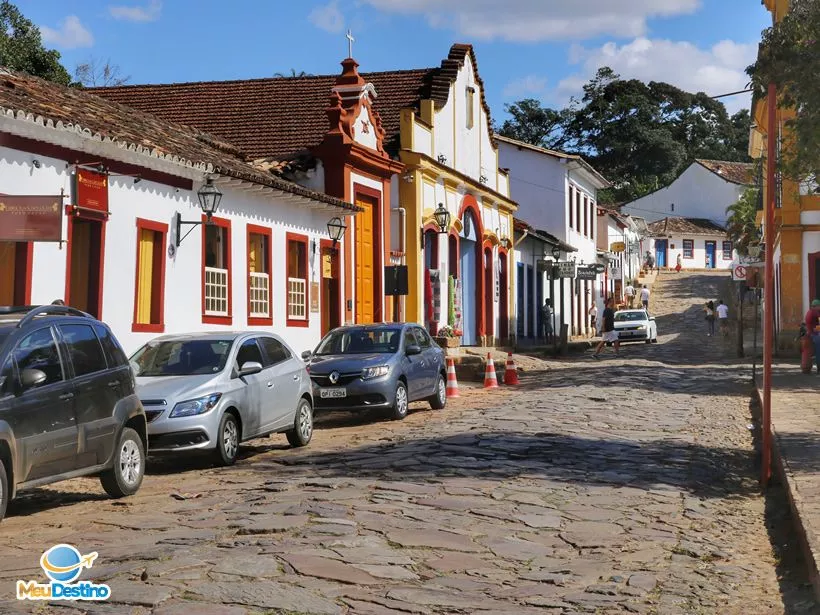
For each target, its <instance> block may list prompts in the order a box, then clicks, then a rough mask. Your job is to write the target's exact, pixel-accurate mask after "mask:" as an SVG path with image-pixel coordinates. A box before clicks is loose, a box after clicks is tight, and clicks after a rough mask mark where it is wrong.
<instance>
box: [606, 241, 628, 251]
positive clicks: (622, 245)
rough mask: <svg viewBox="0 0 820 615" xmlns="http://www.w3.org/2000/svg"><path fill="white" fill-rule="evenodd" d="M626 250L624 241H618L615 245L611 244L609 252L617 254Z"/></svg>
mask: <svg viewBox="0 0 820 615" xmlns="http://www.w3.org/2000/svg"><path fill="white" fill-rule="evenodd" d="M625 250H626V244H625V243H624V242H623V241H616V242H615V243H611V244H609V251H610V252H614V253H615V254H617V253H619V252H623V251H625Z"/></svg>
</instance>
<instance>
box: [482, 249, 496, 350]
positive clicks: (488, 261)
mask: <svg viewBox="0 0 820 615" xmlns="http://www.w3.org/2000/svg"><path fill="white" fill-rule="evenodd" d="M483 252H484V253H483V255H482V262H483V264H484V288H485V289H486V292H485V293H484V331H485V332H486V333H487V335H491V334H492V331H493V329H494V328H495V327H494V326H493V315H494V310H493V303H494V302H495V288H494V286H495V284H494V282H495V278H494V277H493V271H494V267H493V248H492V244H491V243H490V242H489V241H485V242H484V248H483Z"/></svg>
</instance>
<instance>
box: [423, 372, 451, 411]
mask: <svg viewBox="0 0 820 615" xmlns="http://www.w3.org/2000/svg"><path fill="white" fill-rule="evenodd" d="M427 401H429V402H430V407H431V408H432V409H433V410H444V406H446V405H447V382H446V381H445V380H444V376H442V375H441V374H439V375H438V380H436V392H435V393H434V394H433V396H432V397H430V399H428V400H427Z"/></svg>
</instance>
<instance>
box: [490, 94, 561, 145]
mask: <svg viewBox="0 0 820 615" xmlns="http://www.w3.org/2000/svg"><path fill="white" fill-rule="evenodd" d="M504 108H505V110H506V111H507V113H509V114H510V115H511V116H512V117H511V118H510V119H508V120H505V121H504V124H502V126H501V128H499V129H498V134H500V135H502V136H505V137H509V138H511V139H517V140H518V141H523V142H524V143H529V144H530V145H536V146H538V147H545V148H547V149H562V148H563V147H565V146H566V144H567V138H566V136H565V134H564V129H565V127H566V125H567V123H568V122H569V121H570V119H572V109H571V108H568V109H562V110H560V111H556V110H555V109H549V108H546V107H542V106H541V103H540V102H538V101H537V100H535V99H534V98H527V99H524V100H520V101H518V102H517V103H513V104H511V105H505V106H504Z"/></svg>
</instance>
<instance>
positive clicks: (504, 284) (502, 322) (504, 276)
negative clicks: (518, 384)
mask: <svg viewBox="0 0 820 615" xmlns="http://www.w3.org/2000/svg"><path fill="white" fill-rule="evenodd" d="M509 259H510V256H509V253H508V252H507V249H506V248H498V266H499V275H498V283H499V284H500V285H501V293H500V297H499V299H498V312H499V315H498V321H499V330H498V337H499V338H500V339H501V342H502V343H506V340H507V338H509V336H510V299H509V269H510V262H509ZM540 307H541V306H539V308H540Z"/></svg>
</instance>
